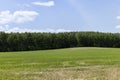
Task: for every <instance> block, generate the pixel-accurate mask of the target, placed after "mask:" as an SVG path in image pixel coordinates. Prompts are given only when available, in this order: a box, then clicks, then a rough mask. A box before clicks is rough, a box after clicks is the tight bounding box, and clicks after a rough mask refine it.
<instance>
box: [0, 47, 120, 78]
mask: <svg viewBox="0 0 120 80" xmlns="http://www.w3.org/2000/svg"><path fill="white" fill-rule="evenodd" d="M119 78H120V49H119V48H96V47H94V48H90V47H88V48H87V47H82V48H66V49H55V50H40V51H23V52H1V53H0V80H119Z"/></svg>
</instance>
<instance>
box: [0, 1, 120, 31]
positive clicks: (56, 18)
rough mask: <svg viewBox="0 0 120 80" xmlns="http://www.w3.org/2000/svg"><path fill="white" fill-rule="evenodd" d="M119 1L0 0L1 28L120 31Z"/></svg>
mask: <svg viewBox="0 0 120 80" xmlns="http://www.w3.org/2000/svg"><path fill="white" fill-rule="evenodd" d="M119 3H120V0H0V31H4V32H70V31H99V32H112V33H117V32H120V5H119Z"/></svg>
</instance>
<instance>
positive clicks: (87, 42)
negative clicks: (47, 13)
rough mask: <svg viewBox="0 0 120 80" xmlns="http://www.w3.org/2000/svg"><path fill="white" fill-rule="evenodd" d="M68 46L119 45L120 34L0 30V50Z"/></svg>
mask: <svg viewBox="0 0 120 80" xmlns="http://www.w3.org/2000/svg"><path fill="white" fill-rule="evenodd" d="M70 47H120V34H119V33H101V32H64V33H4V32H0V51H28V50H45V49H59V48H70Z"/></svg>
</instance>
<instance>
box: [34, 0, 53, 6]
mask: <svg viewBox="0 0 120 80" xmlns="http://www.w3.org/2000/svg"><path fill="white" fill-rule="evenodd" d="M32 4H34V5H39V6H46V7H52V6H54V5H55V2H54V1H48V2H32Z"/></svg>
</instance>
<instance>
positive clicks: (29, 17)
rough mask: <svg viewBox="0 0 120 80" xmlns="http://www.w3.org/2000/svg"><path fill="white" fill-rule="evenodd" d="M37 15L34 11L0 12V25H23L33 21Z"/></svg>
mask: <svg viewBox="0 0 120 80" xmlns="http://www.w3.org/2000/svg"><path fill="white" fill-rule="evenodd" d="M37 15H38V13H37V12H35V11H15V12H13V13H11V12H10V11H9V10H7V11H2V12H0V24H8V23H24V22H30V21H33V20H34V19H35V18H36V16H37Z"/></svg>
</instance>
